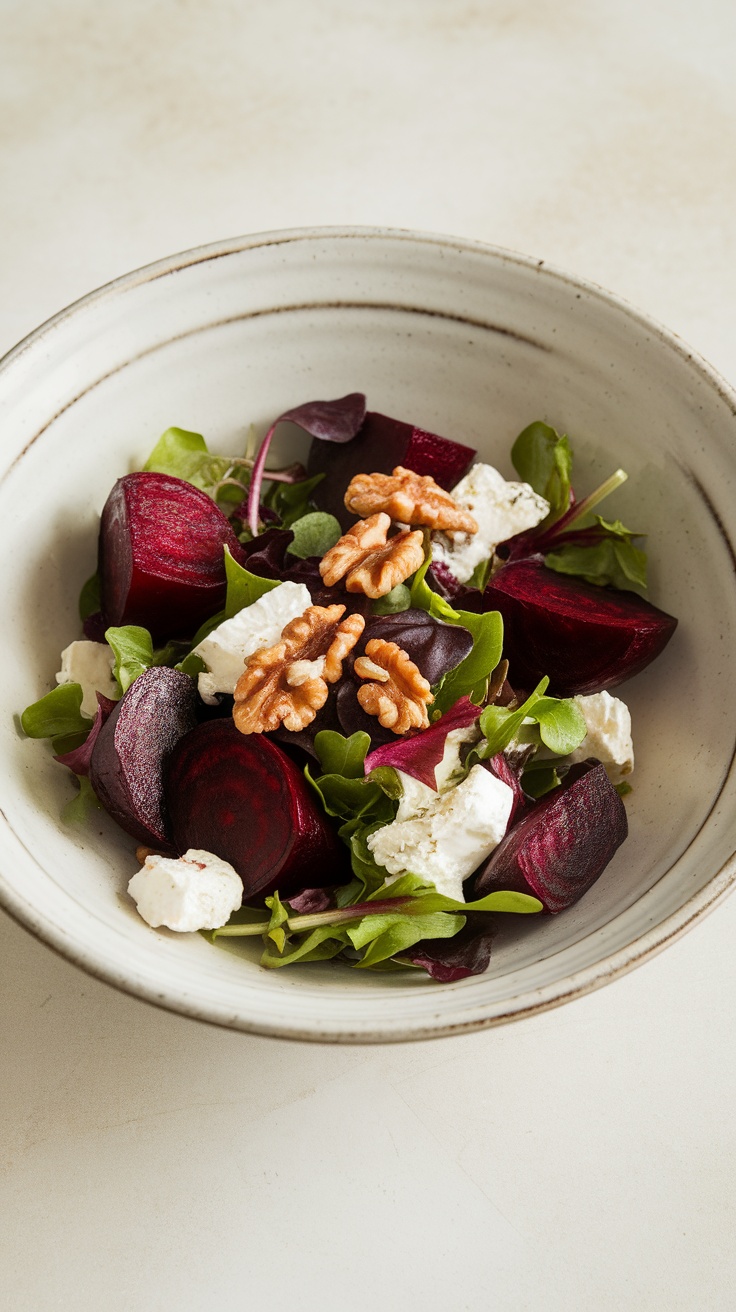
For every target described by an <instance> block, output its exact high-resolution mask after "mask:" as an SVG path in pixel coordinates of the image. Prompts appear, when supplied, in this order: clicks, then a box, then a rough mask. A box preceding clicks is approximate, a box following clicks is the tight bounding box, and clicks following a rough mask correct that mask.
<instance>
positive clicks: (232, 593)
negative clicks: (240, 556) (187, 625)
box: [193, 547, 281, 647]
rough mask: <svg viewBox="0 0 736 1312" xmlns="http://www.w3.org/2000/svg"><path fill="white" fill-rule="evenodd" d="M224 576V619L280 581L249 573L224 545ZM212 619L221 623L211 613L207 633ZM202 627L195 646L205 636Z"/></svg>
mask: <svg viewBox="0 0 736 1312" xmlns="http://www.w3.org/2000/svg"><path fill="white" fill-rule="evenodd" d="M225 576H226V578H227V595H226V598H225V615H224V618H225V619H226V620H231V619H232V617H233V615H237V613H238V611H241V610H242V609H243V607H244V606H252V605H253V602H254V601H258V599H259V597H262V596H264V594H265V593H266V592H271V591H272V590H273V589H274V588H277V587H278V586H279V583H280V582H281V580H280V579H262V578H261V576H260V574H251V572H250V570H248V569H244V567H243V566H242V565H239V564H238V562H237V560H235V558H234V557H233V556H232V555H231V554H230V549H229V547H225ZM214 620H217V623H218V624H219V623H222V619H221V617H219V616H215V615H213V617H212V620H208V621H207V624H210V625H211V628H208V630H207V632H208V633H211V632H212V629H214V628H216V627H217V625H216V624H215V623H214ZM204 627H205V625H203V626H202V628H201V629H200V630H199V633H197V635H196V637H195V639H194V643H193V646H195V647H196V645H197V643H198V642H201V641H202V639H203V638H205V637H206V636H207V634H206V633H203V631H202V630H203V629H204Z"/></svg>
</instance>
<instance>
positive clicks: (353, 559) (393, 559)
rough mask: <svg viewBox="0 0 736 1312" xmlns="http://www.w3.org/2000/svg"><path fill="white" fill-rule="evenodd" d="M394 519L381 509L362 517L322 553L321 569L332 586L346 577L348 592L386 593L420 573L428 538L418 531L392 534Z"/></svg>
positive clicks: (381, 595) (380, 595)
mask: <svg viewBox="0 0 736 1312" xmlns="http://www.w3.org/2000/svg"><path fill="white" fill-rule="evenodd" d="M390 527H391V520H390V518H389V516H388V515H386V514H383V513H380V514H377V515H371V517H370V519H359V520H358V522H357V524H353V526H352V528H350V529H348V531H347V533H344V534H343V536H342V537H341V538H340V540H339V542H336V543H335V545H334V547H332V548H331V550H330V551H328V552H326V554H325V555H324V556H323V557H322V560H321V562H320V567H319V572H320V574H321V575H322V578H323V579H324V581H325V583H326V584H327V586H328V587H333V586H334V585H335V583H337V582H338V581H339V580H340V579H342V578H344V579H345V587H346V589H347V591H348V592H362V593H364V594H365V596H366V597H373V598H376V597H385V596H386V594H387V593H388V592H390V591H391V589H392V588H395V587H396V585H397V584H398V583H403V582H404V581H405V579H408V578H410V577H411V575H412V574H414V573H416V571H417V570H418V569H419V567H420V565H421V564H422V562H423V560H424V539H423V536H422V534H421V533H420V532H419V531H418V530H417V531H416V532H415V533H409V532H404V533H397V534H396V536H395V537H393V538H388V530H389V528H390Z"/></svg>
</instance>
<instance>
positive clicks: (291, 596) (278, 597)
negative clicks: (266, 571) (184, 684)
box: [194, 583, 312, 706]
mask: <svg viewBox="0 0 736 1312" xmlns="http://www.w3.org/2000/svg"><path fill="white" fill-rule="evenodd" d="M311 604H312V598H311V596H310V594H309V589H308V588H306V587H305V586H304V584H303V583H280V584H279V586H278V587H277V588H272V589H271V591H270V592H264V594H263V596H262V597H259V599H258V601H254V602H253V605H252V606H245V607H244V608H243V610H239V611H238V613H237V615H233V617H232V619H230V620H224V621H223V623H222V624H218V626H217V628H216V629H213V630H212V632H211V633H210V634H208V635H207V637H206V638H203V639H202V641H201V642H200V643H199V645H198V646H197V647H195V648H194V650H195V652H196V654H197V655H198V656H200V657H201V659H202V660H203V661H204V663H205V665H206V666H207V673H204V674H200V676H199V694H200V696H201V698H202V700H203V701H205V702H207V704H208V705H209V706H214V705H215V704H216V702H217V698H216V696H215V693H218V692H234V691H235V685H236V683H237V682H238V679H239V678H240V676H241V674H242V673H243V670H244V668H245V662H246V660H247V658H248V657H249V656H252V655H253V652H254V651H258V649H259V648H260V647H273V646H274V644H275V643H277V642H278V640H279V638H280V637H281V633H282V630H283V629H285V628H286V625H287V624H288V623H289V622H290V621H291V620H295V619H297V617H298V616H299V615H303V614H304V612H305V610H306V609H307V607H308V606H311Z"/></svg>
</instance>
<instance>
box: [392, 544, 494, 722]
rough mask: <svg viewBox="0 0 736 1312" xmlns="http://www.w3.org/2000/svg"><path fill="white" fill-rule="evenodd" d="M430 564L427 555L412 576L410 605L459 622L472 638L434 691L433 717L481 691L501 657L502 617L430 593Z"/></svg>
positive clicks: (452, 622) (435, 615)
mask: <svg viewBox="0 0 736 1312" xmlns="http://www.w3.org/2000/svg"><path fill="white" fill-rule="evenodd" d="M430 564H431V557H430V556H429V555H428V556H427V557H426V559H425V561H424V564H423V565H422V567H421V569H418V570H417V572H416V574H415V575H414V579H413V582H412V585H411V604H412V606H418V607H419V608H421V610H426V611H428V613H429V614H430V615H431V616H432V617H433V619H436V620H444V622H445V623H446V624H459V625H461V626H462V628H464V629H468V630H469V632H470V633H471V634H472V637H473V647H472V650H471V651H470V652H469V654H468V655H467V656H466V657H465V660H464V661H461V662H460V664H459V665H458V666H456V667H455V669H454V670H450V671H449V673H448V674H446V675H445V676H444V678H443V679H441V680H440V683H439V684H438V686H437V687H436V688H435V690H434V702H433V703H432V715H433V718H435V719H436V718H437V717H438V715H442V714H444V712H445V711H447V710H449V709H450V707H451V706H454V705H455V702H456V701H458V700H459V698H460V697H467V696H470V695H471V694H473V693H475V694H477V693H478V692H479V691H482V685H483V683H484V681H485V680H486V679H488V678H489V677H490V675H491V674H492V673H493V671H494V670H495V668H496V666H497V665H498V662H499V661H500V659H501V650H502V647H503V620H502V618H501V615H500V612H499V611H497V610H489V611H486V612H485V614H483V615H476V614H474V613H472V612H471V611H466V610H455V609H454V607H452V606H451V605H450V603H449V601H445V599H444V597H440V596H439V594H438V593H436V592H433V591H432V589H431V588H430V587H429V585H428V584H427V581H426V574H427V570H428V569H429V566H430Z"/></svg>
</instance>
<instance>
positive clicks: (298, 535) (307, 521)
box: [286, 510, 342, 560]
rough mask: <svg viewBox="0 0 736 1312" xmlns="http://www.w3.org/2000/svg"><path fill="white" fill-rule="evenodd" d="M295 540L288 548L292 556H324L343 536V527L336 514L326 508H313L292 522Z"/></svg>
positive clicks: (302, 557)
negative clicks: (329, 513) (329, 512)
mask: <svg viewBox="0 0 736 1312" xmlns="http://www.w3.org/2000/svg"><path fill="white" fill-rule="evenodd" d="M291 531H292V533H293V534H294V541H293V542H290V543H289V546H288V547H287V548H286V550H287V552H290V553H291V555H292V556H299V558H300V559H301V560H306V559H307V557H308V556H324V555H325V553H326V552H328V551H329V550H330V548H331V547H334V545H335V543H336V542H337V541H338V539H339V538H341V537H342V529H341V528H340V524H339V521H338V520H336V519H335V516H334V515H328V514H327V513H326V512H325V511H324V510H313V511H311V512H310V514H308V515H302V517H301V519H296V520H294V521H293V522H292V525H291Z"/></svg>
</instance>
